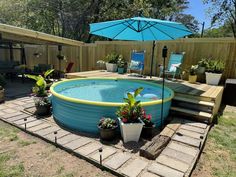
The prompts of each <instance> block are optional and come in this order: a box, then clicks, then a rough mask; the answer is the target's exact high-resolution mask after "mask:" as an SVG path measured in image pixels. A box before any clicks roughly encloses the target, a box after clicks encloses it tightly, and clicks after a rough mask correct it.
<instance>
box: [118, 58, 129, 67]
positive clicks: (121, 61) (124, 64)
mask: <svg viewBox="0 0 236 177" xmlns="http://www.w3.org/2000/svg"><path fill="white" fill-rule="evenodd" d="M117 65H118V68H125V67H127V62H126V61H125V59H124V57H123V55H119V58H118V62H117Z"/></svg>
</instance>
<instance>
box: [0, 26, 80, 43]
mask: <svg viewBox="0 0 236 177" xmlns="http://www.w3.org/2000/svg"><path fill="white" fill-rule="evenodd" d="M0 34H1V38H2V40H3V41H6V42H14V43H25V44H48V45H70V46H81V45H83V42H81V41H76V40H72V39H68V38H63V37H59V36H54V35H50V34H46V33H42V32H38V31H33V30H29V29H25V28H19V27H15V26H11V25H5V24H2V23H0Z"/></svg>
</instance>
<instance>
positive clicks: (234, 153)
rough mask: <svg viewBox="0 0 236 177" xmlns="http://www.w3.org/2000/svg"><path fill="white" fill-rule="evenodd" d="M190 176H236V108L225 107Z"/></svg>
mask: <svg viewBox="0 0 236 177" xmlns="http://www.w3.org/2000/svg"><path fill="white" fill-rule="evenodd" d="M192 176H193V177H200V176H204V177H206V176H214V177H235V176H236V107H230V106H226V108H225V109H224V112H223V115H222V116H220V117H219V119H218V124H217V125H215V126H214V127H212V129H211V131H210V132H209V135H208V139H207V142H206V145H205V148H204V150H203V153H202V155H201V157H200V160H199V162H198V164H197V166H196V169H195V170H194V172H193V175H192Z"/></svg>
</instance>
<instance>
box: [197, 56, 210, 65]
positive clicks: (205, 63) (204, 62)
mask: <svg viewBox="0 0 236 177" xmlns="http://www.w3.org/2000/svg"><path fill="white" fill-rule="evenodd" d="M208 60H209V59H208V58H202V59H201V60H199V61H198V66H199V67H207V65H208Z"/></svg>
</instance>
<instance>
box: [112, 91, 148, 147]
mask: <svg viewBox="0 0 236 177" xmlns="http://www.w3.org/2000/svg"><path fill="white" fill-rule="evenodd" d="M142 90H143V88H142V87H140V88H138V89H136V90H135V91H134V94H131V93H127V98H124V101H125V103H126V104H124V105H122V106H121V107H120V108H119V109H118V110H117V112H116V115H117V116H118V120H119V124H120V129H121V136H122V138H123V140H124V142H125V143H126V142H129V141H136V142H138V140H139V137H140V134H141V131H142V128H143V125H144V123H143V121H142V120H141V117H142V113H143V112H142V107H141V104H140V101H136V97H137V96H138V95H139V94H140V93H141V91H142Z"/></svg>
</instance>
